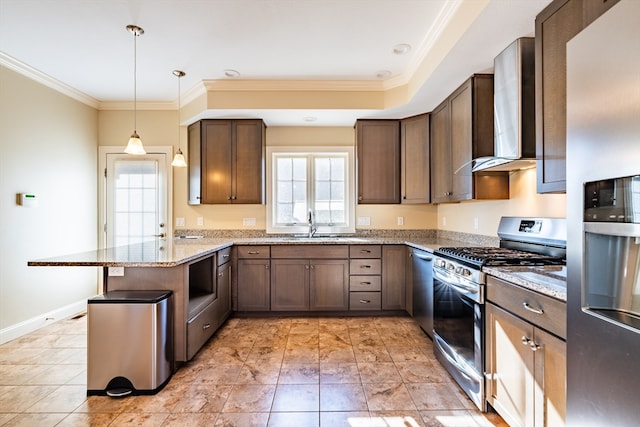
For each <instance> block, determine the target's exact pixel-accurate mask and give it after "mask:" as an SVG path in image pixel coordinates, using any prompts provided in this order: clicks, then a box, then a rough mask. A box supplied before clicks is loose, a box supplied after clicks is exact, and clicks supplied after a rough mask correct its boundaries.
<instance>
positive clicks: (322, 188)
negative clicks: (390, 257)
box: [267, 147, 355, 235]
mask: <svg viewBox="0 0 640 427" xmlns="http://www.w3.org/2000/svg"><path fill="white" fill-rule="evenodd" d="M267 157H268V158H269V165H268V177H269V180H268V182H269V192H268V202H267V204H268V207H267V231H268V232H270V233H285V234H286V233H293V234H307V233H308V232H309V227H310V225H312V226H313V227H314V228H316V233H317V234H325V235H326V234H339V233H352V232H354V231H355V226H354V221H353V216H354V213H353V212H354V202H353V166H352V164H353V160H352V159H353V149H352V148H351V147H318V148H310V147H267ZM310 222H311V224H310Z"/></svg>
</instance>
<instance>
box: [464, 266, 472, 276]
mask: <svg viewBox="0 0 640 427" xmlns="http://www.w3.org/2000/svg"><path fill="white" fill-rule="evenodd" d="M462 275H463V276H471V270H469V269H468V268H463V269H462Z"/></svg>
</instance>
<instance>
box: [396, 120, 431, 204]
mask: <svg viewBox="0 0 640 427" xmlns="http://www.w3.org/2000/svg"><path fill="white" fill-rule="evenodd" d="M400 148H401V152H402V159H401V160H402V161H401V165H400V166H401V167H400V171H401V182H400V187H401V192H402V201H401V203H405V204H409V203H430V202H431V195H430V190H431V184H430V176H429V175H430V172H429V171H430V168H429V163H430V160H429V158H430V156H429V114H421V115H419V116H415V117H411V118H408V119H404V120H402V122H401V123H400Z"/></svg>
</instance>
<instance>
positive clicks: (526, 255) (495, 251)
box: [434, 246, 564, 267]
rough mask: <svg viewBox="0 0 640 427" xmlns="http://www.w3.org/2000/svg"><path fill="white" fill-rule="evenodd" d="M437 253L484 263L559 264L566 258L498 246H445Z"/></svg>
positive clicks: (476, 263) (475, 262)
mask: <svg viewBox="0 0 640 427" xmlns="http://www.w3.org/2000/svg"><path fill="white" fill-rule="evenodd" d="M434 253H435V254H436V255H441V256H445V257H448V258H451V259H454V260H457V261H463V262H467V263H471V264H474V265H476V266H478V267H481V266H484V265H491V266H500V265H559V264H564V260H563V259H561V258H559V257H554V256H549V255H542V254H537V253H533V252H525V251H519V250H515V249H508V248H496V247H477V246H469V247H444V248H439V249H437V250H435V251H434Z"/></svg>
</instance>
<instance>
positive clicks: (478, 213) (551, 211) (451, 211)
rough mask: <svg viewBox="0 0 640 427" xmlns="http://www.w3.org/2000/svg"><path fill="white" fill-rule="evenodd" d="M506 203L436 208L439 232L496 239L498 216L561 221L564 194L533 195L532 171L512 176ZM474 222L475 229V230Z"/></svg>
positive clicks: (534, 174)
mask: <svg viewBox="0 0 640 427" xmlns="http://www.w3.org/2000/svg"><path fill="white" fill-rule="evenodd" d="M509 193H510V198H509V200H495V201H482V202H480V201H473V202H464V203H452V204H443V205H439V206H438V221H437V224H438V226H437V228H438V229H440V230H449V231H459V232H463V233H473V234H482V235H485V236H496V230H497V229H498V223H499V222H500V217H502V216H544V217H553V218H564V217H565V215H566V195H565V194H537V193H536V170H535V168H534V169H526V170H522V171H516V172H512V173H511V176H510V178H509ZM476 221H477V224H478V227H477V228H476V227H475V223H476Z"/></svg>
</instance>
